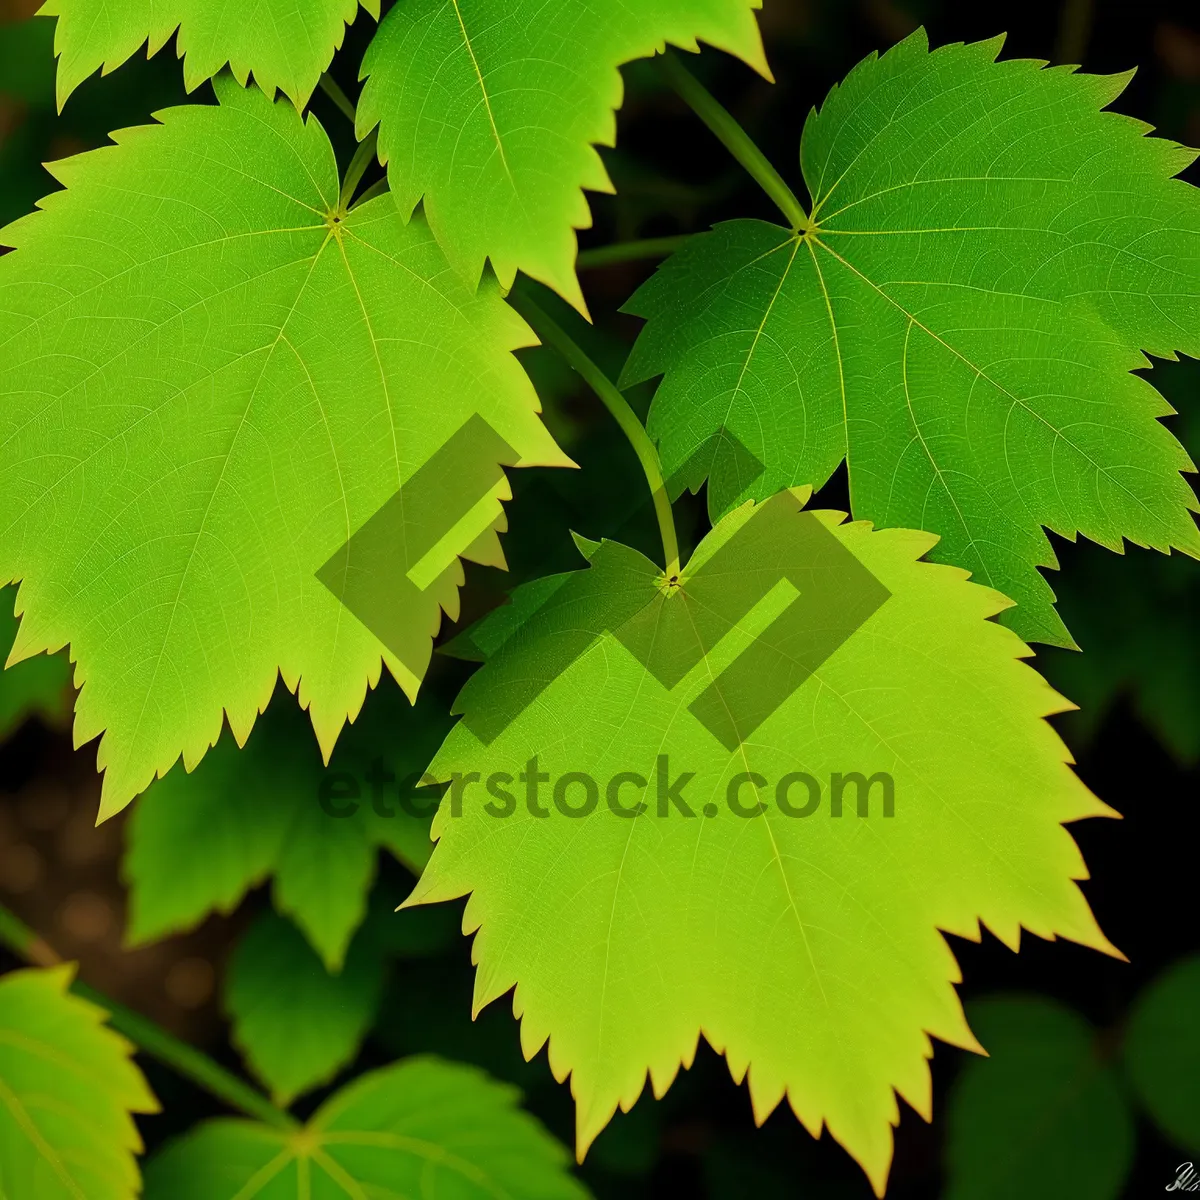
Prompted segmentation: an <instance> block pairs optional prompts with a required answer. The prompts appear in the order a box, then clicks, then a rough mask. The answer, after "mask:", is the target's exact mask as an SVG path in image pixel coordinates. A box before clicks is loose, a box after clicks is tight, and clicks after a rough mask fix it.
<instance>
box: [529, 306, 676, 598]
mask: <svg viewBox="0 0 1200 1200" xmlns="http://www.w3.org/2000/svg"><path fill="white" fill-rule="evenodd" d="M508 300H509V303H510V304H511V305H512V306H513V308H515V309H516V310H517V312H519V313H520V314H521V316H523V317H524V318H525V320H526V321H528V322H529V324H530V326H531V327H532V328H533V331H534V333H536V334H537V335H538V337H539V338H541V340H542V341H543V342H544V343H545V344H546V345H547V346H553V347H554V349H555V350H557V351H558V352H559V354H561V355H562V356H563V358H565V359H566V360H567V362H568V363H569V364H570V365H571V366H572V367H573V368H574V369H575V370H576V371H577V372H578V373H579V374H580V375H581V376H583V379H584V381H585V382H586V383H587V385H588V386H589V387H590V388H591V389H592V391H594V392H595V393H596V395H597V396H599V397H600V399H601V401H602V402H603V403H604V407H605V408H607V409H608V411H609V412H610V413H612V415H613V416H614V417H615V418H616V420H617V424H618V425H620V427H621V432H622V433H624V434H625V436H626V438H628V439H629V444H630V445H631V446H632V447H633V451H634V453H635V454H636V455H637V456H638V462H640V463H641V464H642V471H643V472H644V473H645V476H646V482H647V483H648V484H649V485H650V494H651V495H652V496H653V497H654V515H655V516H656V517H657V518H658V531H659V533H660V534H661V535H662V544H663V556H664V558H665V561H666V573H667V578H668V579H677V578H678V577H679V540H678V538H677V537H676V536H675V518H674V516H673V515H672V513H671V501H670V498H669V497H668V496H667V486H666V484H665V483H664V482H663V474H662V464H661V463H660V462H659V458H658V451H657V450H656V449H655V448H654V443H653V442H652V441H651V440H650V435H649V434H648V433H647V432H646V428H645V426H644V425H643V424H642V423H641V421H639V420H638V416H637V413H635V412H634V411H633V409H632V408H630V407H629V401H628V400H626V399H625V397H624V396H623V395H621V392H620V389H619V388H618V387H617V385H616V384H615V383H613V382H612V380H611V379H609V378H608V376H607V375H605V374H604V372H603V371H602V370H600V368H599V367H598V366H597V365H596V364H595V363H594V362H592V360H591V359H590V358H589V357H588V356H587V354H586V353H585V352H584V350H583V348H582V347H581V346H580V345H579V343H578V342H576V341H575V339H574V338H573V337H571V335H570V334H569V333H567V331H566V330H565V329H563V327H562V326H561V325H559V324H558V322H557V321H555V320H554V318H553V317H551V316H550V314H549V313H547V312H546V311H545V310H544V309H543V308H542V307H541V305H539V304H538V303H537V302H536V301H535V300H533V299H531V297H530V296H529V295H528V293H527V292H525V291H524V290H522V289H521V288H520V287H515V288H513V290H512V291H511V292H510V293H509V296H508Z"/></svg>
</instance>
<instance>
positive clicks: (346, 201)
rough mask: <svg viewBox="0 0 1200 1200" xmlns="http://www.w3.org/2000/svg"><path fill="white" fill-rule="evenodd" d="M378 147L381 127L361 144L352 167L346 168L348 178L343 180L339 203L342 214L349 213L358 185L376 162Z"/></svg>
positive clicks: (372, 131)
mask: <svg viewBox="0 0 1200 1200" xmlns="http://www.w3.org/2000/svg"><path fill="white" fill-rule="evenodd" d="M378 146H379V127H378V126H376V127H375V128H374V129H372V130H371V132H370V133H368V134H367V136H366V137H365V138H364V139H363V140H362V141H361V142H359V144H358V149H357V150H355V152H354V157H353V158H352V159H351V160H350V165H349V166H348V167H347V168H346V178H345V179H344V180H342V195H341V199H340V200H339V201H338V203H339V205H340V206H341V209H342V212H347V211H349V208H350V201H351V200H353V199H354V193H355V192H356V191H357V190H358V185H359V184H360V183H361V182H362V177H363V176H364V175H365V174H366V172H367V168H368V167H369V166H370V165H371V163H372V162H373V161H374V159H375V154H376V151H377V149H378Z"/></svg>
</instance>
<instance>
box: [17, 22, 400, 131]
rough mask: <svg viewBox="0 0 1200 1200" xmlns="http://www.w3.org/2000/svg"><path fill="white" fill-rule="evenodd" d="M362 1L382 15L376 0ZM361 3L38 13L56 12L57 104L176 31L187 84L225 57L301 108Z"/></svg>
mask: <svg viewBox="0 0 1200 1200" xmlns="http://www.w3.org/2000/svg"><path fill="white" fill-rule="evenodd" d="M362 7H363V8H365V9H366V10H367V12H368V13H370V15H371V16H372V17H374V18H375V19H376V20H378V19H379V0H362ZM358 8H359V0H302V2H301V3H299V4H297V3H294V2H293V0H288V2H287V3H283V2H282V0H251V3H250V4H249V5H245V4H242V5H231V4H226V3H222V2H221V0H176V2H175V3H168V4H154V3H151V2H150V0H46V3H45V4H44V5H43V6H42V8H41V9H40V14H41V15H42V16H47V17H57V18H58V26H57V28H56V30H55V37H54V50H55V53H56V54H57V55H58V85H57V90H58V106H59V108H60V109H61V108H62V106H63V105H64V104H65V103H66V102H67V98H68V97H69V96H70V95H71V93H72V92H73V91H74V90H75V89H76V88H77V87H78V86H79V85H80V84H81V83H82V82H83V81H84V80H85V79H86V78H87V77H88V76H89V75H91V74H92V73H93V72H94V71H97V70H103V72H104V74H105V75H107V74H109V73H110V72H111V71H115V70H116V69H117V67H119V66H120V65H121V64H122V63H123V62H125V61H126V60H127V59H129V58H131V57H132V56H133V54H134V53H135V51H137V49H138V48H139V47H140V46H142V45H145V46H146V54H147V56H150V55H154V54H157V53H158V52H159V51H160V50H161V49H162V48H163V46H165V45H166V44H167V42H168V41H169V40H170V39H171V36H172V34H174V33H175V32H176V31H178V34H179V36H178V39H177V45H178V47H179V57H180V58H182V59H183V78H184V83H185V84H186V85H187V89H188V91H189V92H190V91H193V90H194V89H196V88H197V87H199V86H200V84H202V83H203V82H204V81H205V80H206V79H211V78H212V77H213V76H214V75H216V74H217V72H219V71H220V70H221V68H222V67H224V66H225V65H226V64H228V65H229V67H230V69H231V70H232V71H233V74H234V75H235V76H236V77H237V80H238V82H239V83H241V84H242V85H243V86H244V85H245V84H246V82H247V81H248V80H249V77H250V76H251V75H252V74H253V76H254V79H255V82H256V83H257V84H258V86H259V87H260V88H262V89H263V91H265V92H266V93H267V95H269V96H273V95H274V94H275V92H276V90H278V91H282V92H283V93H284V94H285V95H287V96H288V97H289V98H290V99H291V100H292V101H293V102H294V103H295V105H296V107H297V108H303V107H304V105H306V104H307V103H308V100H309V97H310V96H311V95H312V93H313V89H314V88H315V87H316V86H317V81H318V80H319V79H320V78H321V74H322V72H323V71H324V70H325V69H326V68H327V67H328V66H329V64H330V62H331V61H332V60H333V55H334V52H335V51H336V50H338V49H339V48H340V47H341V44H342V39H343V37H344V36H345V33H346V26H347V25H350V24H351V23H352V22H353V21H354V18H355V16H357V14H358Z"/></svg>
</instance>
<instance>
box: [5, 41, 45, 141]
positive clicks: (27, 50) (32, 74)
mask: <svg viewBox="0 0 1200 1200" xmlns="http://www.w3.org/2000/svg"><path fill="white" fill-rule="evenodd" d="M0 28H3V30H4V33H3V36H0V93H3V94H4V95H6V96H14V97H16V98H17V99H18V100H20V101H22V102H23V103H25V104H28V105H30V107H32V108H49V107H50V106H51V105H53V103H54V48H53V43H54V30H53V29H52V27H51V25H50V22H49V21H38V20H35V19H33V18H30V19H27V20H24V21H17V22H15V23H12V24H7V23H6V24H4V25H2V26H0ZM8 136H9V134H8V132H6V134H5V140H7V138H8Z"/></svg>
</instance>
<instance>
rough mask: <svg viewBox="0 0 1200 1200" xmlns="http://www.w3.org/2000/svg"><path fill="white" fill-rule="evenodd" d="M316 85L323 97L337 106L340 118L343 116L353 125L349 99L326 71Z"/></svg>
mask: <svg viewBox="0 0 1200 1200" xmlns="http://www.w3.org/2000/svg"><path fill="white" fill-rule="evenodd" d="M318 84H319V86H320V88H321V91H323V92H324V93H325V95H327V96H328V97H329V98H330V100H332V101H333V102H334V104H336V105H337V108H338V111H339V112H340V113H341V114H342V116H344V117H345V118H346V119H347V120H348V121H349V122H350V123H351V124H352V125H353V124H354V121H355V111H354V105H353V104H351V103H350V97H349V96H347V95H346V93H345V92H343V91H342V89H341V87H340V85H339V84H338V81H337V80H336V79H334V77H333V76H332V75H330V74H329V72H328V71H326V72H325V74H324V75H322V76H321V78H320V80H319V81H318Z"/></svg>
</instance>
